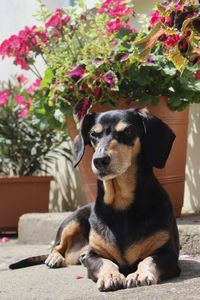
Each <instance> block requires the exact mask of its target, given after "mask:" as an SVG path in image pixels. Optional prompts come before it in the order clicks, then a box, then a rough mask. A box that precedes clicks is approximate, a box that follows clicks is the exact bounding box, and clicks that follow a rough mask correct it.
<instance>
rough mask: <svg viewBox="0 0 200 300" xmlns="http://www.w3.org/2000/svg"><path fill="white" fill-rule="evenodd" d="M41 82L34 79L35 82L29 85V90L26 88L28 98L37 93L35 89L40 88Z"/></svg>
mask: <svg viewBox="0 0 200 300" xmlns="http://www.w3.org/2000/svg"><path fill="white" fill-rule="evenodd" d="M41 82H42V80H41V79H39V78H38V79H36V80H35V82H33V84H31V85H30V86H29V88H27V90H26V91H27V93H28V94H29V95H30V96H33V94H34V92H35V91H37V89H38V88H39V87H40V85H41Z"/></svg>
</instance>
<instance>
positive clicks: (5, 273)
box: [0, 241, 200, 300]
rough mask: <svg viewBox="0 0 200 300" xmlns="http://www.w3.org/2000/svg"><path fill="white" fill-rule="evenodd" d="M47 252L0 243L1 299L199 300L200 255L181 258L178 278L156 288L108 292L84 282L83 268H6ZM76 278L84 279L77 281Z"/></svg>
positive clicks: (13, 243)
mask: <svg viewBox="0 0 200 300" xmlns="http://www.w3.org/2000/svg"><path fill="white" fill-rule="evenodd" d="M48 252H49V248H48V246H47V245H22V244H18V242H17V241H11V242H8V243H5V244H0V299H2V300H4V299H13V300H33V299H34V300H46V299H52V300H54V299H56V300H60V299H67V300H70V299H77V300H78V299H80V300H84V299H95V300H98V299H113V300H115V299H137V300H161V299H162V300H179V299H184V300H193V299H195V300H199V299H200V256H195V257H194V256H188V257H185V256H184V257H182V259H181V260H180V265H181V268H182V274H181V276H180V277H179V278H176V279H173V280H170V281H169V282H165V283H163V284H160V285H157V286H149V287H139V288H134V289H126V290H120V291H116V292H109V293H102V292H99V291H98V290H97V288H96V284H95V283H93V282H92V281H91V280H89V279H87V274H86V269H85V268H83V267H82V266H72V267H68V268H62V269H53V270H52V269H48V268H47V267H46V266H45V265H40V266H34V267H29V268H24V269H19V270H9V269H8V265H9V264H10V263H11V262H13V261H16V260H18V259H21V258H25V257H28V256H30V255H38V254H45V253H48ZM77 276H81V277H83V278H80V279H78V278H77Z"/></svg>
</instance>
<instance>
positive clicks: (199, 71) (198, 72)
mask: <svg viewBox="0 0 200 300" xmlns="http://www.w3.org/2000/svg"><path fill="white" fill-rule="evenodd" d="M194 78H195V79H197V80H200V70H197V71H196V72H195V73H194Z"/></svg>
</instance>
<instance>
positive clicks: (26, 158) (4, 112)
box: [0, 75, 70, 176]
mask: <svg viewBox="0 0 200 300" xmlns="http://www.w3.org/2000/svg"><path fill="white" fill-rule="evenodd" d="M27 85H28V80H27V78H26V77H25V76H23V75H20V76H18V77H17V78H14V80H12V82H11V81H9V82H8V83H6V84H5V83H4V84H1V90H0V174H4V175H10V176H30V175H33V174H36V173H37V172H39V171H42V170H43V171H45V172H46V173H47V172H48V168H49V163H50V162H51V161H52V160H55V159H56V156H55V155H54V152H55V153H60V154H62V155H64V156H66V157H67V158H69V155H70V153H69V151H68V150H67V149H66V148H65V147H63V146H62V147H60V148H58V146H59V145H60V144H61V143H62V142H63V141H64V140H65V139H66V133H64V132H62V131H60V132H57V131H55V130H52V129H50V128H48V127H47V126H46V124H45V123H43V122H41V120H37V117H36V116H35V115H34V114H32V115H30V113H29V112H30V106H31V97H32V96H33V95H34V94H35V93H38V85H39V82H38V80H36V82H35V83H33V84H31V85H29V86H27ZM50 151H52V153H51V155H50V154H49V152H50Z"/></svg>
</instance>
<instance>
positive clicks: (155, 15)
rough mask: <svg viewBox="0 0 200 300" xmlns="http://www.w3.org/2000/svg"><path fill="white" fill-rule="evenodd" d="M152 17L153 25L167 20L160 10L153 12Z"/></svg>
mask: <svg viewBox="0 0 200 300" xmlns="http://www.w3.org/2000/svg"><path fill="white" fill-rule="evenodd" d="M150 17H151V18H150V23H151V25H155V24H157V23H159V22H164V21H165V18H164V17H162V16H161V15H160V12H159V11H158V10H155V11H154V12H152V14H151V15H150Z"/></svg>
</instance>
